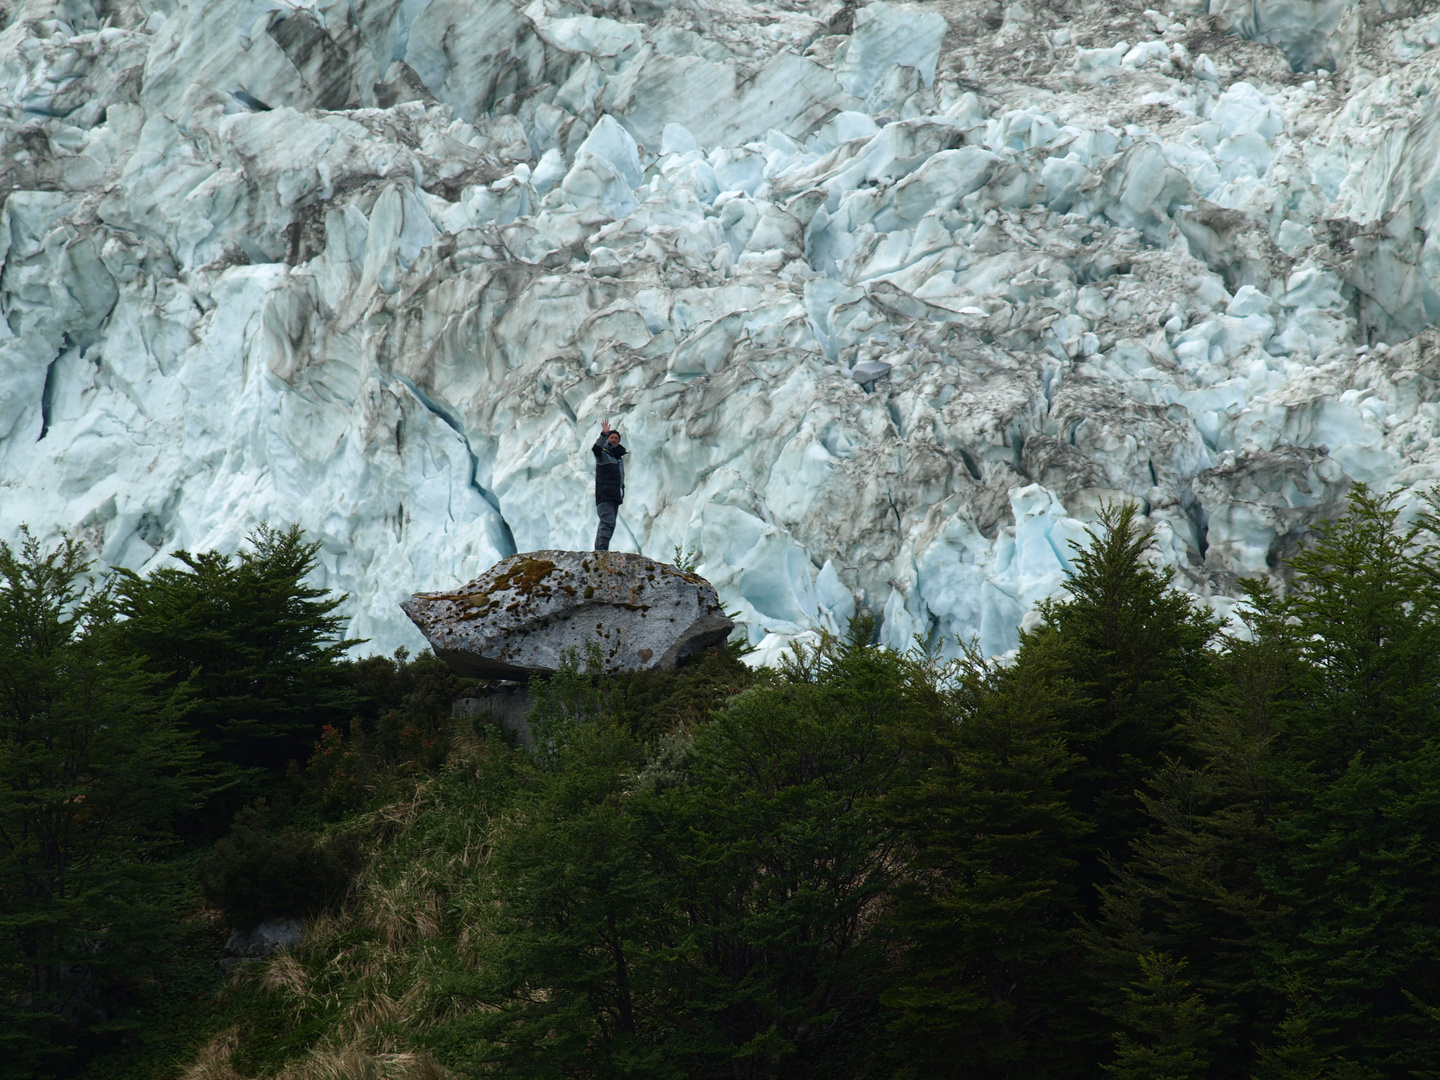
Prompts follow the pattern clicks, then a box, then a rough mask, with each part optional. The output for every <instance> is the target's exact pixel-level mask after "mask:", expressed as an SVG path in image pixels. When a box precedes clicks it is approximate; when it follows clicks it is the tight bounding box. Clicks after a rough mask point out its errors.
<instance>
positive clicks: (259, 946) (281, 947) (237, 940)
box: [225, 919, 305, 959]
mask: <svg viewBox="0 0 1440 1080" xmlns="http://www.w3.org/2000/svg"><path fill="white" fill-rule="evenodd" d="M304 940H305V925H304V923H302V922H301V921H300V920H299V919H270V920H267V921H266V922H263V923H261V924H260V925H259V926H256V927H252V928H251V929H249V930H232V931H231V932H230V937H229V938H227V939H226V941H225V951H226V952H228V953H230V954H231V955H232V956H240V957H248V958H252V959H259V958H260V957H262V956H273V955H275V954H276V953H278V952H284V951H286V950H287V949H294V948H297V947H298V946H299V945H300V943H301V942H303V941H304Z"/></svg>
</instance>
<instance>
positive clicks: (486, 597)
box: [400, 551, 735, 679]
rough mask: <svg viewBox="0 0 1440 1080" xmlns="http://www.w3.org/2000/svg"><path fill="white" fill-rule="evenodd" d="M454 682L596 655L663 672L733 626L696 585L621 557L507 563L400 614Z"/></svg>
mask: <svg viewBox="0 0 1440 1080" xmlns="http://www.w3.org/2000/svg"><path fill="white" fill-rule="evenodd" d="M400 606H401V607H402V608H404V609H405V614H407V615H409V616H410V618H411V619H412V620H413V621H414V623H415V625H416V626H418V627H419V628H420V630H421V632H422V633H423V634H424V635H425V637H426V639H427V640H428V641H429V642H430V645H431V647H432V648H433V649H434V650H435V655H436V656H438V657H440V658H441V659H442V660H444V661H445V662H446V663H447V664H449V665H450V666H451V667H452V668H453V669H454V670H455V671H457V672H459V673H460V674H461V675H468V676H471V677H474V678H490V679H523V678H526V677H528V676H530V675H536V674H548V673H550V672H553V671H555V670H556V668H558V667H559V666H560V663H561V660H562V658H563V657H564V655H565V653H566V652H567V651H570V650H574V652H575V653H576V654H577V656H578V659H579V660H580V662H581V663H582V664H583V663H584V662H585V660H586V657H587V655H588V652H589V649H590V647H591V646H592V645H593V646H598V647H599V649H600V652H601V655H602V656H603V662H604V664H605V666H606V667H607V668H610V669H627V670H635V669H648V668H671V667H674V666H675V665H676V664H677V663H679V661H681V660H683V659H684V658H685V657H687V656H689V655H691V654H692V653H695V652H699V651H700V650H702V649H707V648H710V647H711V646H713V645H719V644H721V643H722V642H724V640H725V639H726V638H727V637H729V636H730V631H731V630H732V629H734V626H735V624H734V623H733V622H731V621H730V620H729V619H728V618H726V616H725V612H724V610H723V609H722V608H721V606H720V601H719V598H718V597H717V596H716V595H715V588H714V586H712V585H711V584H710V583H709V582H708V581H706V580H705V579H704V578H702V577H697V576H696V575H695V574H687V573H685V572H684V571H683V570H677V569H676V568H675V567H673V566H667V565H666V564H665V563H659V562H656V561H654V560H653V559H647V558H645V556H643V555H632V554H629V553H628V552H623V551H532V552H529V553H528V554H524V555H512V556H511V557H510V558H508V559H504V560H502V561H500V562H498V563H496V564H495V565H494V566H492V567H491V568H490V569H489V571H487V572H486V573H485V574H483V575H481V576H480V577H478V578H476V579H475V580H474V581H472V582H470V583H469V584H468V585H463V586H461V587H460V588H458V589H455V590H453V591H451V592H442V593H420V594H418V595H416V596H412V597H411V598H410V599H409V600H407V601H405V602H404V603H403V604H401V605H400Z"/></svg>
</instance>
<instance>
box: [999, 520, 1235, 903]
mask: <svg viewBox="0 0 1440 1080" xmlns="http://www.w3.org/2000/svg"><path fill="white" fill-rule="evenodd" d="M1100 524H1101V531H1100V532H1099V533H1098V534H1096V533H1091V534H1090V543H1089V544H1088V546H1084V547H1081V546H1079V545H1076V556H1075V569H1074V571H1073V572H1071V573H1070V574H1069V576H1068V577H1067V579H1066V583H1065V587H1066V589H1067V590H1068V591H1069V593H1070V598H1069V599H1067V600H1064V601H1061V602H1059V603H1047V604H1046V605H1045V606H1044V608H1043V609H1042V613H1043V615H1044V619H1045V621H1044V624H1043V625H1042V626H1041V627H1040V628H1039V629H1038V630H1037V631H1035V632H1034V633H1032V634H1028V635H1025V637H1024V638H1023V639H1022V642H1021V648H1020V659H1019V662H1021V663H1024V662H1026V661H1027V660H1028V657H1029V654H1033V653H1035V652H1037V651H1038V650H1042V649H1043V650H1054V651H1055V656H1056V662H1057V663H1058V665H1059V671H1060V672H1061V674H1063V675H1064V676H1066V677H1067V678H1069V679H1070V680H1072V681H1073V683H1074V685H1075V692H1076V697H1077V699H1078V700H1077V701H1076V703H1075V704H1074V705H1072V706H1071V707H1070V708H1068V709H1067V712H1066V717H1065V724H1064V730H1065V734H1066V738H1067V740H1068V744H1069V749H1070V751H1071V752H1072V753H1073V754H1074V755H1075V756H1076V757H1077V758H1079V762H1078V763H1077V764H1076V766H1075V767H1074V768H1073V769H1071V770H1069V771H1068V772H1067V774H1066V779H1065V784H1066V789H1067V790H1068V792H1069V794H1070V797H1071V799H1072V800H1073V804H1074V806H1075V809H1076V810H1077V811H1079V812H1080V813H1081V814H1082V815H1083V816H1084V817H1085V818H1086V819H1087V820H1088V821H1090V822H1091V823H1092V825H1093V828H1094V831H1093V833H1092V834H1091V837H1090V842H1089V851H1088V852H1085V853H1083V854H1082V856H1081V858H1080V875H1079V880H1078V884H1079V888H1080V896H1079V903H1080V905H1081V909H1082V910H1083V911H1085V912H1086V913H1087V914H1089V915H1093V914H1094V913H1095V911H1096V910H1097V908H1098V905H1099V895H1098V893H1097V892H1096V889H1097V887H1098V886H1099V885H1100V884H1102V883H1103V882H1105V881H1106V880H1107V879H1108V876H1109V871H1108V870H1107V869H1106V866H1105V863H1106V861H1107V860H1117V861H1119V860H1123V859H1124V857H1125V855H1126V852H1127V850H1128V847H1129V843H1130V840H1131V839H1132V838H1133V837H1134V836H1135V835H1137V834H1138V833H1139V832H1140V831H1141V830H1142V829H1143V828H1144V827H1145V825H1146V821H1145V814H1144V810H1143V808H1142V806H1141V804H1140V802H1139V800H1138V799H1137V798H1136V792H1137V791H1139V790H1141V789H1142V788H1143V786H1144V780H1145V777H1146V775H1147V774H1149V773H1150V772H1151V771H1152V770H1153V769H1154V768H1155V767H1156V766H1158V765H1159V764H1160V763H1161V761H1162V760H1164V758H1165V757H1166V756H1167V755H1169V756H1177V755H1181V754H1183V753H1184V747H1185V741H1184V738H1183V734H1182V730H1181V729H1182V726H1183V725H1184V723H1185V722H1186V720H1187V718H1188V717H1189V716H1190V715H1191V712H1192V710H1193V709H1194V707H1195V703H1196V702H1197V701H1198V700H1199V699H1200V698H1201V697H1203V696H1204V695H1205V694H1206V693H1207V692H1208V691H1209V689H1210V688H1211V687H1212V686H1213V685H1214V682H1215V677H1216V676H1215V665H1214V657H1213V654H1212V653H1211V651H1210V648H1209V645H1210V642H1211V641H1212V639H1213V638H1214V636H1215V634H1216V632H1217V629H1218V624H1217V623H1216V622H1215V620H1214V619H1212V618H1211V617H1210V616H1209V615H1207V614H1204V613H1203V612H1201V611H1200V610H1199V609H1198V608H1197V607H1196V605H1195V603H1194V601H1193V600H1192V599H1191V598H1190V597H1188V596H1186V595H1185V594H1183V593H1181V592H1179V591H1178V590H1176V589H1172V588H1171V587H1170V586H1169V585H1168V583H1167V580H1166V578H1165V576H1164V575H1163V574H1161V573H1160V572H1159V571H1158V570H1156V569H1153V568H1152V567H1150V566H1148V565H1147V564H1146V562H1145V555H1146V552H1147V551H1148V549H1149V548H1150V546H1151V545H1152V543H1153V542H1154V530H1153V529H1152V528H1150V527H1149V526H1148V525H1143V524H1141V522H1140V520H1139V518H1138V516H1137V510H1136V507H1135V505H1134V504H1133V503H1125V504H1123V505H1120V506H1115V505H1109V506H1106V507H1105V508H1104V509H1103V510H1102V511H1101V514H1100Z"/></svg>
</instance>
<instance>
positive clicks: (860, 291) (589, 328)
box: [0, 0, 1440, 661]
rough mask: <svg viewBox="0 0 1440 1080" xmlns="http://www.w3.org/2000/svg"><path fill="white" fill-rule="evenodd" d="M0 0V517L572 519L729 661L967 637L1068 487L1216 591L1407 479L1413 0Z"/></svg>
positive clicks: (392, 530)
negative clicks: (859, 632) (595, 463)
mask: <svg viewBox="0 0 1440 1080" xmlns="http://www.w3.org/2000/svg"><path fill="white" fill-rule="evenodd" d="M1150 2H1152V3H1155V4H1156V6H1155V7H1146V6H1145V4H1144V3H1141V2H1138V0H1136V2H1125V0H1122V2H1120V3H1100V2H1098V0H1047V2H1046V3H1039V2H1037V0H1006V2H1000V0H944V2H939V0H927V2H916V3H909V4H892V3H887V2H882V0H875V2H872V3H868V4H863V3H851V2H847V3H845V4H843V5H842V4H841V3H838V2H836V0H824V2H822V0H752V2H744V0H697V2H696V3H693V4H688V5H676V4H662V3H659V2H657V0H604V2H602V0H595V2H589V3H583V2H579V0H532V2H529V3H521V2H511V0H348V2H346V3H338V2H329V3H327V2H324V0H305V2H293V0H262V2H259V3H255V2H251V0H119V2H106V3H100V2H99V0H19V2H17V3H16V4H15V5H14V7H13V8H11V9H10V10H9V13H8V15H7V16H6V17H5V18H6V21H5V28H4V30H3V33H0V139H3V147H0V197H3V200H4V202H3V210H0V257H3V270H0V314H3V321H0V539H5V540H7V541H10V542H12V543H13V542H14V541H15V539H16V538H17V536H18V534H19V530H20V527H21V525H22V524H28V526H29V527H30V529H31V530H32V531H33V532H34V533H36V534H37V535H39V536H40V537H42V538H53V537H54V536H55V535H58V533H59V532H60V530H62V529H68V530H71V531H72V532H75V533H77V534H78V535H80V536H82V537H83V538H84V539H85V540H86V542H87V543H89V544H91V545H92V546H93V548H94V550H95V552H96V554H97V557H98V558H99V560H100V561H101V562H102V563H105V564H109V565H114V566H125V567H130V568H134V569H145V568H148V567H152V566H156V565H159V564H162V563H163V562H164V561H165V560H167V559H169V558H170V557H171V553H172V552H174V551H175V550H177V549H181V548H184V549H191V550H203V549H209V548H216V549H221V550H234V549H235V548H237V547H238V546H239V545H240V544H241V542H242V539H243V537H244V536H245V535H246V533H247V532H249V531H250V530H251V529H252V528H253V527H254V526H255V525H256V524H258V523H260V522H263V521H269V522H272V523H277V524H278V523H288V522H296V523H298V524H300V525H301V526H303V527H304V528H305V529H306V531H307V532H308V534H309V535H310V536H311V537H313V538H314V539H316V540H318V541H320V543H321V549H320V557H321V566H320V568H319V569H318V570H317V574H316V578H317V580H316V584H318V585H321V586H323V587H329V588H334V589H337V590H341V591H344V592H346V593H348V594H349V600H348V601H347V602H346V606H345V607H344V609H343V613H344V614H345V616H346V618H347V620H348V625H347V632H348V633H349V634H351V635H352V636H357V637H364V638H368V639H370V645H369V646H367V647H368V648H372V649H376V650H387V651H388V650H390V649H393V648H394V647H396V646H399V645H405V646H408V647H411V648H415V647H418V646H420V645H421V644H423V643H422V641H421V640H420V639H419V637H418V634H417V633H416V632H415V631H414V629H413V628H412V627H411V626H410V624H409V622H408V620H406V619H405V617H404V615H403V613H401V611H400V609H399V607H398V606H397V604H398V601H399V600H401V599H403V598H404V597H406V596H408V595H409V594H410V593H412V592H415V591H421V590H431V589H442V588H446V587H449V586H450V585H453V584H454V583H455V582H457V581H463V580H466V579H468V578H470V577H474V576H475V575H476V574H478V573H479V572H480V571H482V570H484V569H485V568H487V567H488V566H489V565H490V564H492V563H493V562H494V561H496V560H498V559H499V558H501V557H502V556H504V555H507V554H510V553H513V552H515V551H526V550H537V549H543V548H562V549H564V548H569V549H579V548H584V547H586V546H587V545H588V543H589V541H590V537H591V536H592V534H593V529H594V515H593V510H592V507H591V503H592V501H593V496H592V491H591V483H592V479H591V469H590V457H589V453H588V447H589V444H590V442H591V441H593V439H594V437H595V434H596V432H597V431H598V427H599V423H600V421H601V420H602V419H610V420H612V421H614V422H616V423H617V424H618V426H619V427H620V428H621V430H622V432H623V434H624V438H625V441H626V443H627V445H628V446H629V447H630V449H631V452H632V457H631V458H630V459H629V471H628V476H627V481H628V484H627V497H626V501H625V504H624V506H623V508H622V512H621V516H620V525H619V528H618V529H617V534H616V545H617V546H620V547H626V548H629V549H632V550H636V551H640V552H643V553H644V554H647V555H650V556H652V557H658V558H666V557H668V556H669V555H670V554H671V553H672V552H673V551H674V549H675V548H676V547H677V546H678V547H679V548H680V549H681V550H682V551H685V552H692V553H694V555H695V557H696V559H697V561H698V563H699V569H700V571H701V572H702V573H704V574H705V575H706V576H707V577H708V578H710V580H711V581H713V582H714V584H715V585H716V587H717V589H718V590H719V593H720V596H721V598H722V601H723V602H724V603H725V605H726V607H727V610H733V611H737V612H738V613H739V622H740V623H741V625H742V627H743V630H744V632H745V633H746V634H747V635H748V637H749V639H750V641H751V642H752V643H753V644H755V645H757V646H759V647H760V648H759V651H758V652H757V653H756V654H755V655H756V658H757V659H758V660H761V661H764V660H767V659H772V658H773V657H774V656H775V655H776V654H777V653H778V651H779V650H780V649H782V648H783V647H784V646H785V645H786V643H787V642H789V641H791V640H793V639H794V638H795V636H796V635H801V634H806V633H809V632H812V631H813V630H814V629H815V628H818V627H832V628H838V627H841V626H843V625H844V623H845V622H846V620H847V619H849V618H850V617H851V616H852V615H853V614H855V613H856V612H857V611H861V610H867V611H869V612H871V613H873V614H874V615H875V616H876V617H877V618H879V619H880V621H881V622H880V625H881V635H882V638H883V640H884V641H885V642H886V643H887V644H890V645H893V646H896V647H901V648H903V647H906V646H908V645H909V644H910V643H911V642H913V641H914V640H915V639H916V637H917V636H918V637H919V638H921V639H923V640H926V641H928V642H930V643H932V644H935V645H937V646H938V647H940V648H942V649H943V650H948V651H952V652H953V651H954V650H955V649H956V648H958V642H960V641H972V640H973V641H976V642H977V643H978V645H979V646H980V648H981V649H982V650H984V651H985V652H987V653H989V654H1003V653H1005V652H1006V651H1007V650H1009V649H1011V648H1013V647H1014V645H1015V643H1016V641H1017V632H1018V629H1019V628H1020V627H1021V626H1023V625H1026V620H1027V619H1033V618H1034V617H1035V614H1034V613H1035V611H1036V607H1037V605H1038V604H1039V603H1040V602H1042V601H1043V600H1045V599H1046V598H1048V597H1054V596H1058V595H1061V591H1062V586H1063V581H1064V575H1065V573H1066V571H1067V569H1069V568H1070V567H1071V565H1072V559H1073V555H1074V548H1073V544H1074V543H1076V542H1083V540H1084V538H1085V530H1086V528H1087V525H1088V524H1089V523H1092V522H1093V521H1094V520H1095V518H1096V515H1097V514H1098V512H1099V510H1100V507H1101V506H1102V505H1104V504H1105V503H1106V502H1107V501H1114V500H1120V499H1128V500H1132V501H1135V502H1137V503H1138V504H1139V505H1140V506H1141V508H1142V510H1143V512H1144V513H1145V514H1146V516H1147V517H1148V520H1149V521H1150V523H1151V524H1153V526H1154V528H1155V532H1156V537H1157V541H1158V542H1157V545H1156V548H1155V551H1154V553H1153V555H1154V558H1155V559H1156V561H1157V564H1158V565H1163V566H1164V567H1165V568H1166V572H1167V573H1169V574H1171V575H1172V576H1173V580H1174V582H1175V583H1176V585H1177V586H1179V587H1181V588H1184V589H1187V590H1189V591H1191V592H1192V593H1193V594H1195V595H1196V596H1197V597H1199V598H1200V599H1201V600H1202V601H1203V602H1205V603H1206V604H1208V605H1210V606H1211V607H1213V608H1214V610H1215V611H1216V612H1217V613H1218V614H1220V615H1222V616H1227V615H1229V614H1230V613H1231V612H1232V611H1233V609H1234V606H1235V603H1236V601H1235V597H1236V595H1237V588H1236V584H1237V581H1238V580H1239V579H1241V578H1243V577H1251V576H1256V575H1265V574H1271V573H1274V572H1276V568H1277V567H1278V566H1280V565H1281V564H1282V562H1283V560H1284V558H1285V557H1286V556H1287V555H1289V554H1290V553H1292V552H1293V551H1294V550H1295V549H1296V547H1297V546H1298V545H1299V544H1300V543H1302V542H1303V540H1304V538H1305V536H1306V533H1307V531H1308V530H1309V529H1310V528H1311V527H1312V526H1313V524H1314V522H1315V521H1316V520H1318V519H1320V518H1324V517H1327V516H1331V515H1333V514H1334V513H1335V512H1336V510H1337V509H1338V508H1339V507H1340V506H1341V505H1342V503H1343V499H1344V497H1345V493H1346V491H1347V489H1348V488H1349V486H1350V485H1351V484H1353V483H1355V482H1357V481H1359V482H1364V483H1367V484H1370V485H1371V486H1372V487H1376V488H1379V489H1382V490H1388V489H1395V490H1398V491H1400V492H1401V500H1402V503H1404V504H1406V505H1413V504H1414V503H1415V502H1416V501H1417V500H1418V499H1419V497H1420V493H1422V492H1423V491H1424V490H1426V489H1427V488H1428V487H1429V486H1431V485H1433V484H1434V483H1435V481H1436V478H1437V474H1440V441H1437V439H1440V339H1437V335H1436V331H1435V330H1434V329H1433V326H1434V324H1435V323H1436V321H1437V319H1440V220H1437V217H1440V171H1437V163H1440V134H1437V133H1440V123H1437V122H1436V120H1437V115H1436V114H1437V113H1440V105H1437V102H1440V50H1437V48H1436V46H1437V45H1440V8H1437V7H1436V5H1435V4H1433V3H1429V2H1426V0H1304V2H1301V0H1244V2H1243V3H1240V2H1238V0H1208V2H1206V0H1172V2H1170V3H1168V4H1161V3H1158V0H1150Z"/></svg>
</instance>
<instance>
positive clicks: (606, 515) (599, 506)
mask: <svg viewBox="0 0 1440 1080" xmlns="http://www.w3.org/2000/svg"><path fill="white" fill-rule="evenodd" d="M619 509H620V507H619V506H618V505H616V504H615V503H612V502H603V503H596V504H595V513H597V514H599V515H600V527H599V528H598V529H596V530H595V550H596V551H609V550H610V537H612V536H614V535H615V512H616V511H617V510H619Z"/></svg>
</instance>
